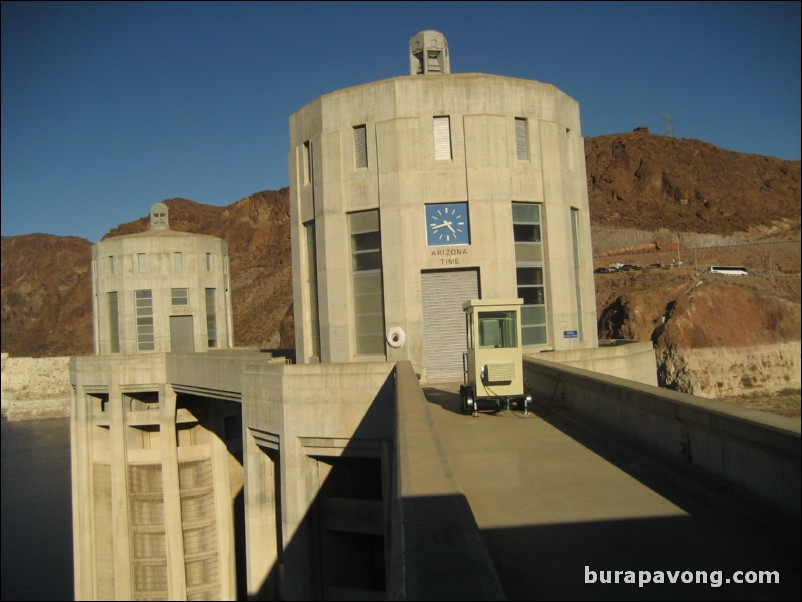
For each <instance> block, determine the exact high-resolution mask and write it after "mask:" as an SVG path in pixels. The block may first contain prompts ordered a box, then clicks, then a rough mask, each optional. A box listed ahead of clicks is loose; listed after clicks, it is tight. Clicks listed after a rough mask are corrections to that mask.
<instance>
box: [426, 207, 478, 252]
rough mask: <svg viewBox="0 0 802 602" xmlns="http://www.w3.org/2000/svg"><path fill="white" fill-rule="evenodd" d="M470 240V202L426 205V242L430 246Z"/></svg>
mask: <svg viewBox="0 0 802 602" xmlns="http://www.w3.org/2000/svg"><path fill="white" fill-rule="evenodd" d="M470 242H471V238H470V229H469V222H468V203H436V204H433V205H426V243H427V244H428V245H429V246H430V247H432V246H440V245H467V244H469V243H470Z"/></svg>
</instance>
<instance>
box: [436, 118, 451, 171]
mask: <svg viewBox="0 0 802 602" xmlns="http://www.w3.org/2000/svg"><path fill="white" fill-rule="evenodd" d="M434 158H435V159H436V160H438V161H450V160H451V118H450V117H448V116H444V117H435V118H434Z"/></svg>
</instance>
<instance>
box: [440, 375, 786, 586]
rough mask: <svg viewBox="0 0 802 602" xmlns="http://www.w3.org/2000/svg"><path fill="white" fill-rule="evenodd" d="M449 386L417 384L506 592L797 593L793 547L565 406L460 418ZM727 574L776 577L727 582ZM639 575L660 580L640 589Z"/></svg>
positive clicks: (454, 389)
mask: <svg viewBox="0 0 802 602" xmlns="http://www.w3.org/2000/svg"><path fill="white" fill-rule="evenodd" d="M457 389H458V385H456V384H454V385H432V386H429V387H427V388H426V389H425V393H426V397H427V400H428V401H429V402H430V406H429V411H430V412H431V417H432V422H433V424H434V425H435V427H436V428H437V431H438V434H439V436H440V438H441V440H442V444H443V446H444V448H445V451H446V454H447V456H448V458H449V461H450V462H451V467H452V470H453V472H454V475H455V478H456V480H457V482H458V484H459V486H460V488H461V490H462V491H463V492H464V494H465V496H466V497H467V499H468V502H469V504H470V506H471V509H472V511H473V514H474V516H475V518H476V522H477V524H478V525H479V528H480V529H481V532H482V536H483V537H484V539H485V542H486V544H487V546H488V549H489V551H490V554H491V556H492V557H493V561H494V563H495V564H496V568H497V570H498V573H499V576H500V578H501V580H502V583H503V585H504V588H505V590H506V592H507V596H508V597H509V599H510V600H613V599H615V600H688V599H696V600H799V599H800V568H799V565H800V558H799V554H798V547H796V548H795V547H794V546H793V545H788V544H787V543H786V542H784V541H783V540H782V538H777V537H773V536H772V535H771V533H770V532H768V531H766V530H764V529H761V528H759V527H757V526H756V525H755V524H754V523H752V522H751V521H749V520H743V519H739V518H738V517H737V516H736V515H734V514H730V513H721V512H719V511H716V510H713V508H712V507H711V506H709V505H707V504H705V503H702V502H701V501H700V500H699V499H698V498H697V497H692V496H691V495H689V494H688V493H687V492H686V491H685V490H684V489H683V488H680V487H679V486H678V485H677V484H676V482H675V481H674V480H673V479H668V478H666V477H665V473H664V471H663V470H661V468H660V467H659V466H658V465H655V464H653V463H652V459H650V458H649V457H648V456H647V455H641V454H640V453H639V451H638V450H635V449H632V448H629V449H626V448H622V447H620V446H619V445H618V444H617V443H616V441H614V440H612V439H610V438H609V436H607V435H605V434H604V433H603V432H601V431H598V430H594V429H595V427H594V428H588V426H587V425H583V424H582V423H581V422H579V421H577V420H576V419H575V418H574V417H572V416H571V411H570V410H557V411H554V412H550V413H549V414H548V415H545V416H544V414H543V412H542V411H541V412H540V413H530V414H529V415H528V416H524V415H523V414H522V413H521V412H517V411H503V412H481V413H480V415H479V416H478V417H471V416H464V415H462V414H461V413H460V411H459V400H458V397H457ZM755 512H759V510H755ZM615 571H621V573H619V575H618V578H617V579H618V581H619V583H618V584H616V583H602V581H605V582H608V581H611V580H612V581H615V580H616V574H615ZM627 571H630V572H631V573H626V572H627ZM669 571H670V572H672V573H671V574H669ZM675 571H680V572H681V573H680V574H675V573H673V572H675ZM684 571H689V572H687V573H682V572H684ZM737 571H744V572H748V571H754V572H757V571H775V572H776V573H775V577H776V575H777V574H779V580H780V583H779V584H776V583H772V584H766V583H764V584H758V583H754V584H736V583H734V579H736V578H741V575H740V574H737V573H736V572H737ZM658 572H659V573H658ZM697 573H698V574H697ZM647 576H648V577H649V578H650V579H651V580H652V581H655V580H657V579H659V578H660V577H661V576H662V577H663V579H664V580H665V583H664V584H654V583H650V584H647V585H644V586H643V587H639V585H638V583H637V582H638V580H639V579H641V580H645V579H646V577H647ZM608 577H609V579H608ZM672 577H677V578H678V581H677V582H676V583H674V584H672V583H670V579H671V578H672ZM702 577H705V578H706V579H705V581H706V582H705V583H701V584H700V583H698V581H699V579H700V578H702ZM752 577H754V578H755V579H757V578H759V577H760V575H758V574H757V573H755V574H754V575H752V574H746V575H744V578H752ZM594 578H595V582H591V583H586V580H587V581H594ZM768 578H769V577H768V576H765V575H764V576H763V579H764V581H766V580H767V579H768ZM633 579H634V581H635V583H627V582H626V581H627V580H633ZM683 579H685V580H688V579H692V581H693V582H691V583H683V582H682V581H683ZM727 580H730V583H727Z"/></svg>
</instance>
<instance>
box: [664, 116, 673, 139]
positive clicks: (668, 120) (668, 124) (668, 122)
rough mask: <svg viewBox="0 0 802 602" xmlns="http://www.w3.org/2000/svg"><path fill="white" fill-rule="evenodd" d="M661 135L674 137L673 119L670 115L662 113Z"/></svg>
mask: <svg viewBox="0 0 802 602" xmlns="http://www.w3.org/2000/svg"><path fill="white" fill-rule="evenodd" d="M663 135H664V136H668V137H669V138H673V137H674V120H673V118H672V117H671V115H663Z"/></svg>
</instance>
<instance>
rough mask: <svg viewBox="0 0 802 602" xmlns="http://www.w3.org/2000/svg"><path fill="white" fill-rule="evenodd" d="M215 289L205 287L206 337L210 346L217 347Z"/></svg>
mask: <svg viewBox="0 0 802 602" xmlns="http://www.w3.org/2000/svg"><path fill="white" fill-rule="evenodd" d="M216 290H217V289H213V288H207V289H206V338H207V342H208V345H209V347H210V348H213V347H217V312H216V311H215V307H214V296H215V292H216Z"/></svg>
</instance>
